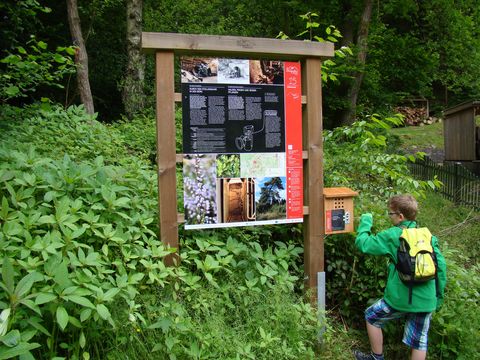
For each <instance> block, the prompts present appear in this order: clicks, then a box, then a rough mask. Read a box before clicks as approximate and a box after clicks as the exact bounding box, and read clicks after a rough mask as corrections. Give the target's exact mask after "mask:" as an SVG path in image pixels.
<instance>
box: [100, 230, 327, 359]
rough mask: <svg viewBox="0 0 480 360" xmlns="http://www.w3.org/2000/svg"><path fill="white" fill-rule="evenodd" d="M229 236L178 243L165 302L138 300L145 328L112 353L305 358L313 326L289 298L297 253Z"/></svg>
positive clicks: (127, 330)
mask: <svg viewBox="0 0 480 360" xmlns="http://www.w3.org/2000/svg"><path fill="white" fill-rule="evenodd" d="M230 232H233V231H231V230H227V231H224V232H211V231H203V232H196V234H195V236H193V235H194V234H192V235H191V236H192V237H186V238H185V239H184V243H183V244H182V247H181V266H180V267H179V268H177V274H178V277H179V279H180V280H181V282H180V283H178V284H175V286H174V288H175V292H174V293H172V294H170V295H169V296H173V298H169V297H166V294H165V293H163V294H162V293H159V294H152V295H147V294H145V295H144V296H143V297H142V298H143V301H144V302H143V307H144V313H145V314H148V315H147V316H146V319H145V322H134V323H129V324H127V325H126V326H125V327H124V328H123V329H121V330H122V331H123V333H124V335H123V336H125V337H128V338H129V341H128V342H125V345H126V347H124V346H120V347H119V348H118V349H119V350H118V351H120V352H121V353H123V352H126V353H127V354H128V356H129V357H131V358H133V359H137V358H138V359H141V358H145V357H147V356H148V355H149V354H150V353H151V354H154V355H155V356H156V357H157V358H165V359H180V358H193V359H196V358H198V359H200V358H201V359H237V358H239V359H244V358H246V359H248V358H252V359H269V358H271V357H272V356H273V357H276V358H277V357H278V358H281V359H296V358H298V357H301V358H313V356H314V355H313V349H314V348H315V345H316V335H317V333H318V329H319V327H320V325H321V324H320V322H319V319H318V317H317V315H316V313H315V311H314V309H312V308H311V307H310V306H309V305H308V304H305V303H304V302H303V300H302V299H301V298H299V297H298V296H297V295H295V293H294V292H293V291H292V290H293V288H294V285H295V283H296V282H297V281H298V277H296V276H293V275H292V274H291V271H292V270H293V271H295V272H297V271H298V269H296V268H295V267H294V268H293V269H292V264H295V260H296V259H298V258H299V255H300V254H301V252H302V249H301V248H299V247H297V246H295V245H294V244H292V243H290V244H286V243H283V242H275V244H273V245H272V246H261V245H260V243H259V242H258V240H259V239H258V237H257V235H255V233H253V234H249V231H248V230H238V229H237V230H236V231H234V232H235V235H236V238H234V237H232V236H231V235H229V233H230ZM252 235H253V236H252ZM247 241H248V242H247ZM117 339H118V337H117ZM118 356H119V352H112V353H110V354H109V358H112V359H114V358H116V357H118Z"/></svg>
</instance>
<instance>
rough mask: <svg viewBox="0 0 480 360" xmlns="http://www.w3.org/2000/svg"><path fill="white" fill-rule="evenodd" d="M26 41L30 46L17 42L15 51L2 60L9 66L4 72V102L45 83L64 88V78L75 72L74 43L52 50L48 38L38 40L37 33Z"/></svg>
mask: <svg viewBox="0 0 480 360" xmlns="http://www.w3.org/2000/svg"><path fill="white" fill-rule="evenodd" d="M26 45H27V46H26V48H25V47H23V46H17V47H16V49H15V51H12V52H11V53H10V54H9V55H8V56H6V57H4V58H3V59H1V60H0V62H1V63H3V64H6V69H5V70H4V71H2V72H0V101H2V102H5V101H7V100H10V99H13V98H17V97H26V96H27V95H28V94H29V93H32V92H34V91H36V90H37V88H38V87H40V86H43V85H46V86H56V87H60V88H62V87H63V86H62V85H61V83H60V81H61V80H62V78H63V77H64V76H65V75H67V74H72V73H74V72H75V66H74V62H73V60H72V58H71V56H72V55H74V54H75V49H74V48H73V47H72V46H71V47H58V48H57V49H56V51H54V52H52V51H49V50H48V48H47V44H46V43H45V42H43V41H38V40H37V39H36V38H35V37H34V36H33V35H32V36H31V38H30V40H29V41H28V42H27V44H26Z"/></svg>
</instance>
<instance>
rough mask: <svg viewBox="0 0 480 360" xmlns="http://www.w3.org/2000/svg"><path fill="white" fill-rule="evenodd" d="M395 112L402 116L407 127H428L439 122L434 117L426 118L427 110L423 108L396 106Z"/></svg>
mask: <svg viewBox="0 0 480 360" xmlns="http://www.w3.org/2000/svg"><path fill="white" fill-rule="evenodd" d="M395 112H396V113H400V114H402V115H403V116H404V118H403V120H404V121H405V125H407V126H423V125H430V124H433V123H436V122H440V121H441V119H438V118H436V117H433V116H428V114H427V109H426V108H424V107H409V106H398V107H396V108H395Z"/></svg>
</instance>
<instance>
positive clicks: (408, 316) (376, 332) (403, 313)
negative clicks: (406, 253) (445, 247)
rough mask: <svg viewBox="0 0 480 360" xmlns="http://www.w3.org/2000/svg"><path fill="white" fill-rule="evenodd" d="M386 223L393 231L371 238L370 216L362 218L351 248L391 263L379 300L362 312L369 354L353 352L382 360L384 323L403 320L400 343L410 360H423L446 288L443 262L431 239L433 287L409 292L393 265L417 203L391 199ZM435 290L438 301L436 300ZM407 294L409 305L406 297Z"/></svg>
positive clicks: (403, 198) (421, 286) (404, 198)
mask: <svg viewBox="0 0 480 360" xmlns="http://www.w3.org/2000/svg"><path fill="white" fill-rule="evenodd" d="M388 208H389V212H388V215H389V216H390V220H391V221H392V224H393V225H394V226H393V227H391V228H389V229H387V230H384V231H381V232H379V233H378V234H376V235H374V234H371V232H370V230H371V228H372V223H373V218H372V214H369V213H367V214H363V215H362V216H361V218H360V224H359V226H358V229H357V238H356V239H355V245H356V246H357V247H358V249H359V250H360V251H361V252H363V253H365V254H370V255H386V256H388V257H389V258H390V259H391V260H392V261H390V263H389V265H388V280H387V285H386V288H385V292H384V295H383V298H382V299H380V300H378V301H377V302H376V303H374V304H373V305H372V306H370V307H369V308H367V309H366V310H365V320H366V324H367V333H368V338H369V340H370V346H371V350H372V352H371V353H370V354H364V353H362V352H360V351H358V350H355V351H354V355H355V358H356V359H358V360H368V359H372V360H383V333H382V327H383V326H384V325H385V323H386V322H387V321H390V320H393V319H398V318H403V319H405V330H404V335H403V342H404V343H405V344H406V345H408V346H409V347H410V348H411V349H412V357H411V359H412V360H423V359H425V357H426V355H427V336H428V328H429V325H430V319H431V317H432V312H433V311H434V310H438V309H439V308H440V306H441V304H442V302H443V291H444V288H445V284H446V280H447V279H446V264H445V258H444V257H443V255H442V254H441V252H440V250H439V248H438V240H437V238H436V237H435V236H432V245H433V249H434V252H435V254H436V257H437V263H438V269H437V278H438V279H437V284H436V283H435V282H436V281H435V279H432V280H429V281H427V282H425V283H422V284H417V285H414V286H413V289H412V292H411V293H410V292H409V291H410V289H409V287H408V286H407V285H405V284H404V283H403V282H402V281H401V280H400V278H399V276H398V272H397V269H396V268H395V262H396V261H397V260H396V257H397V249H398V246H399V245H400V240H399V238H400V235H401V233H402V231H403V228H415V227H416V226H417V224H416V222H415V218H416V216H417V208H418V205H417V201H416V200H415V198H413V197H412V196H411V195H397V196H393V197H392V198H391V199H390V200H389V202H388ZM437 286H438V289H437ZM437 290H438V297H437ZM410 294H411V299H410V300H411V302H410V301H409V295H410Z"/></svg>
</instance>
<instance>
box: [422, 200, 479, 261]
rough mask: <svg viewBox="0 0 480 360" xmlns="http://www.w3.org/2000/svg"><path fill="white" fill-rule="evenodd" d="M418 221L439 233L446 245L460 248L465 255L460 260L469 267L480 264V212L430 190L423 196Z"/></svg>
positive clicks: (434, 232) (438, 235)
mask: <svg viewBox="0 0 480 360" xmlns="http://www.w3.org/2000/svg"><path fill="white" fill-rule="evenodd" d="M418 221H419V224H420V225H421V226H426V227H428V228H429V229H430V231H431V232H432V233H433V234H434V235H436V236H437V237H438V239H439V241H440V245H441V247H442V248H443V247H444V246H448V247H449V248H452V249H456V250H457V251H458V253H459V254H462V256H461V257H459V258H458V259H455V260H456V261H457V262H459V263H461V264H463V265H464V266H466V267H468V266H469V265H472V264H478V257H479V256H480V248H479V247H478V245H477V243H478V239H479V234H480V212H479V211H474V210H473V209H472V208H469V207H465V206H457V205H455V204H453V203H452V202H451V201H448V200H446V199H444V198H443V197H442V196H441V195H440V194H437V193H429V194H427V197H426V198H425V199H420V211H419V216H418Z"/></svg>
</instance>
